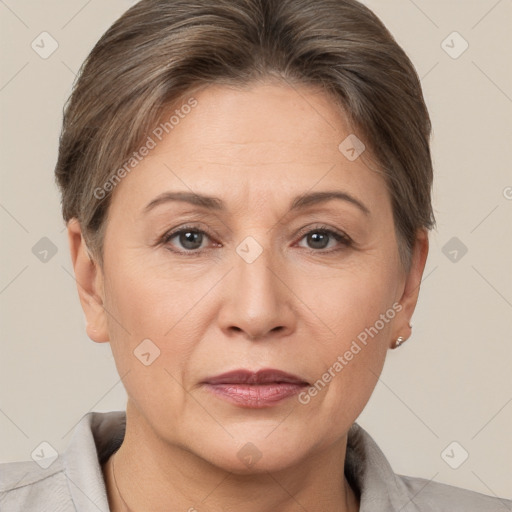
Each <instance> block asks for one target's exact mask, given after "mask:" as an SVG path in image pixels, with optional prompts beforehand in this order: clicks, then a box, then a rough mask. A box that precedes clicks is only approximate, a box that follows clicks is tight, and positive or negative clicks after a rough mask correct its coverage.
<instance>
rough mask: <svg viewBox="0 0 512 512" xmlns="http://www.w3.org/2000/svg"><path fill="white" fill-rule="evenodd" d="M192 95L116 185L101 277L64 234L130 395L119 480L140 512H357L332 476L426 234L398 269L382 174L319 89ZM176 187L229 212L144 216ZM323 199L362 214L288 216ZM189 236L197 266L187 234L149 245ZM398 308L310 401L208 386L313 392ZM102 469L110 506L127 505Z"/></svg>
mask: <svg viewBox="0 0 512 512" xmlns="http://www.w3.org/2000/svg"><path fill="white" fill-rule="evenodd" d="M194 97H195V98H196V99H197V101H198V105H197V107H196V108H194V109H193V111H192V112H191V113H190V114H189V115H187V116H186V117H185V118H184V119H182V120H180V123H179V125H177V126H176V127H175V128H174V129H173V131H172V132H171V133H170V134H169V135H167V136H166V137H165V138H164V139H163V140H162V141H161V142H159V143H158V145H157V147H156V148H155V149H153V150H152V151H151V152H150V155H149V156H147V157H146V158H145V159H144V160H143V161H142V162H141V163H140V164H139V165H138V166H137V167H136V170H133V171H132V172H131V173H130V174H128V175H127V176H126V177H125V178H124V179H123V180H122V181H121V183H120V184H119V185H118V186H117V187H116V189H115V191H114V193H113V197H112V203H111V206H110V210H109V215H108V221H107V227H106V232H105V243H104V262H103V268H101V267H100V266H99V265H98V264H97V263H95V262H94V261H91V259H90V258H89V256H88V253H87V249H86V246H85V242H84V239H83V237H82V235H81V231H80V225H79V223H78V221H76V219H73V220H71V221H70V222H69V224H68V236H69V242H70V249H71V256H72V261H73V266H74V270H75V275H76V278H77V282H78V292H79V295H80V300H81V304H82V307H83V309H84V312H85V315H86V320H87V333H88V336H89V337H90V338H91V339H92V340H94V341H96V342H110V344H111V347H112V352H113V355H114V358H115V362H116V366H117V369H118V372H119V374H120V376H122V378H123V384H124V386H125V388H126V391H127V394H128V403H127V429H126V435H125V439H124V442H123V444H122V446H121V448H120V449H119V451H118V452H117V454H116V455H115V476H116V481H117V485H118V487H119V490H120V492H121V494H122V496H123V498H124V500H125V501H126V502H127V503H128V505H129V507H130V509H131V510H133V511H138V510H153V511H160V510H161V511H164V510H166V511H167V510H184V511H186V510H194V508H195V510H197V511H199V512H201V511H211V512H217V511H228V510H244V511H246V512H252V511H258V512H267V511H268V512H274V511H275V510H280V511H282V512H289V511H299V510H301V511H302V510H308V511H309V512H314V511H322V512H326V511H327V512H330V511H332V512H334V511H336V512H340V511H343V512H348V511H350V512H352V511H355V510H358V509H359V502H358V497H357V493H355V492H354V490H353V489H351V488H350V486H349V485H348V483H347V481H346V479H345V477H344V474H343V461H344V458H345V452H346V444H347V431H348V429H349V428H350V426H351V425H352V423H353V422H354V421H355V420H356V418H357V417H358V415H359V414H360V413H361V411H362V410H363V408H364V406H365V405H366V403H367V401H368V399H369V398H370V395H371V393H372V392H373V389H374V387H375V384H376V382H377V379H378V376H379V375H380V373H381V371H382V367H383V364H384V360H385V356H386V354H387V351H388V349H390V348H392V347H393V345H394V341H395V340H396V338H397V337H398V336H403V337H404V338H407V337H409V336H410V327H409V321H410V319H411V316H412V314H413V311H414V308H415V306H416V302H417V298H418V292H419V286H420V282H421V276H422V273H423V270H424V265H425V260H426V257H427V253H428V238H427V233H426V232H425V231H424V230H418V235H417V240H416V244H415V247H414V250H413V254H412V263H411V267H410V270H409V271H408V272H407V271H406V270H405V269H404V268H403V267H402V265H401V263H400V260H399V255H398V246H397V238H396V235H395V230H394V224H393V216H392V209H391V202H390V198H389V194H388V192H387V189H386V186H385V183H384V180H383V178H382V177H381V176H380V175H378V174H377V173H375V172H374V171H371V170H369V169H368V167H367V166H366V164H365V163H364V162H363V158H362V157H360V158H358V159H356V160H355V161H353V162H351V161H349V160H348V159H347V158H346V157H345V156H344V155H343V154H342V153H341V152H340V150H339V149H338V145H339V144H340V142H341V141H343V140H344V139H345V138H346V137H347V136H348V135H349V134H350V133H352V131H351V130H350V128H349V127H348V125H347V123H346V121H345V118H344V115H343V112H342V111H341V110H339V109H336V108H334V106H333V102H332V99H331V98H329V97H328V96H327V95H326V94H325V93H324V92H322V91H320V90H318V89H314V88H311V87H308V86H296V87H294V88H292V87H290V86H288V85H287V84H283V83H270V82H267V83H259V84H252V85H251V86H249V87H245V88H238V89H236V88H229V87H227V86H209V87H207V88H205V89H203V90H201V91H200V92H198V94H195V95H194ZM171 190H172V191H185V192H190V191H193V192H195V193H197V194H206V195H211V196H216V197H218V198H220V199H221V200H222V201H223V202H224V203H225V208H226V209H225V211H212V210H208V209H205V208H203V207H198V206H195V205H191V204H188V203H185V202H176V201H173V202H168V203H164V204H161V205H159V206H157V207H156V208H154V209H153V210H151V211H150V213H148V214H147V215H145V214H143V213H142V212H143V209H144V207H145V206H146V205H147V204H148V203H149V202H150V201H151V200H153V199H154V198H155V197H157V196H158V195H159V194H161V193H162V192H164V191H171ZM324 190H325V191H327V190H336V191H344V192H346V193H349V194H351V195H352V196H353V197H355V198H357V199H358V200H359V201H360V202H362V203H363V204H364V205H366V207H367V208H368V210H369V214H365V213H364V212H363V211H361V210H360V209H359V208H358V207H357V206H355V205H354V204H352V203H350V202H348V201H341V200H330V201H327V202H324V203H319V204H316V205H313V206H310V207H308V208H305V209H303V210H300V211H295V212H290V211H289V205H290V204H291V202H292V200H293V199H294V198H295V197H296V196H300V195H302V194H304V193H306V192H317V191H324ZM184 225H186V226H189V225H192V226H193V227H194V229H196V230H203V231H206V233H207V234H206V235H204V237H203V240H202V242H201V240H199V242H198V243H197V244H196V247H198V246H200V249H199V251H201V250H203V252H202V253H201V252H200V253H199V255H196V256H194V255H191V253H192V252H194V251H195V252H196V253H197V252H198V250H197V249H190V247H192V246H193V244H188V245H187V239H186V238H185V239H184V238H183V237H181V238H180V237H179V236H175V237H174V238H171V239H170V240H168V241H167V242H165V243H159V239H160V238H161V237H162V236H163V235H164V234H165V233H166V232H169V231H171V230H175V229H176V228H180V227H182V226H184ZM319 227H324V228H327V229H331V230H333V231H335V232H341V233H345V234H346V235H348V236H349V237H350V238H351V239H352V240H353V243H352V244H351V245H344V244H343V243H340V242H338V241H337V240H336V239H335V238H334V237H332V236H331V237H327V240H328V243H327V246H326V248H319V245H318V242H317V245H315V241H314V239H313V241H311V237H308V236H307V233H311V232H313V233H318V228H319ZM248 236H251V237H253V238H254V239H255V240H256V241H257V242H258V243H259V245H260V246H261V249H262V253H261V254H260V255H259V257H258V258H257V259H256V260H255V261H254V262H252V263H247V262H246V261H245V260H244V259H243V258H242V257H240V256H239V254H238V253H237V251H236V248H237V246H239V244H240V243H241V242H242V241H243V240H244V239H245V238H246V237H248ZM192 240H193V239H192ZM200 244H201V245H200ZM173 250H174V251H175V252H173ZM187 250H188V251H189V252H188V253H187ZM329 251H331V252H329ZM394 303H399V304H400V305H401V306H402V309H401V311H400V312H398V313H397V314H396V315H395V316H394V318H393V319H392V320H390V321H388V322H387V323H385V326H384V328H383V329H381V330H380V331H379V333H378V335H376V336H375V337H374V338H372V339H371V341H370V342H369V343H368V344H367V345H366V346H365V347H364V348H363V349H362V350H361V351H360V352H359V353H358V354H357V355H356V356H354V358H353V359H352V360H351V361H350V362H349V363H348V364H347V365H346V366H345V367H344V368H343V370H342V371H340V372H338V373H336V375H335V377H333V378H332V380H331V382H330V383H329V385H328V386H327V387H325V388H324V389H323V390H322V391H320V392H318V394H317V395H316V396H314V397H312V398H311V400H310V402H309V403H308V404H305V405H303V404H301V403H299V401H298V400H297V397H296V396H295V397H290V398H287V399H285V400H283V401H281V402H280V403H279V405H277V406H274V407H268V408H263V409H247V408H242V407H239V406H237V405H233V404H231V403H228V402H226V401H224V400H223V399H220V398H218V397H216V396H214V395H213V394H212V393H211V392H209V391H208V390H207V389H205V387H204V386H203V385H201V382H202V381H203V380H204V379H205V378H206V377H209V376H213V375H218V374H221V373H224V372H226V371H229V370H233V369H238V368H245V369H249V370H254V371H255V370H258V369H260V368H276V369H281V370H283V371H287V372H289V373H293V374H295V375H298V376H300V377H302V378H303V379H304V380H306V381H307V382H309V383H313V382H315V381H316V380H317V379H319V378H320V377H321V376H322V374H324V372H325V371H326V370H327V369H328V368H330V367H332V366H333V363H334V362H335V361H336V360H337V358H338V356H340V355H343V354H344V353H345V352H346V351H347V350H348V349H349V347H350V346H351V343H352V341H353V340H354V339H356V337H357V335H358V334H359V333H361V332H362V331H364V329H365V328H368V327H370V326H373V325H374V324H375V322H376V320H378V319H379V315H381V314H384V313H385V312H386V311H387V310H389V309H390V308H392V305H393V304H394ZM147 338H149V339H151V340H152V342H153V343H154V344H155V345H156V346H158V348H159V349H160V356H159V357H158V358H157V359H155V360H154V362H153V363H152V364H151V365H149V366H145V365H144V364H142V363H141V362H140V360H139V359H138V358H137V357H135V356H134V354H133V352H134V350H135V349H136V347H137V346H138V345H139V344H140V343H141V341H142V340H144V339H147ZM248 442H251V443H253V445H255V446H256V447H257V449H258V450H259V452H260V453H261V455H262V456H261V458H260V459H259V460H258V461H257V462H256V463H255V464H254V465H252V466H251V467H249V466H247V465H246V464H245V463H244V462H243V460H241V458H239V457H238V455H237V454H238V452H239V450H240V449H241V448H242V447H243V446H244V445H245V444H246V443H248ZM111 462H112V457H111V459H110V460H109V461H108V463H107V464H106V465H105V467H104V468H103V469H104V475H105V480H106V485H107V491H108V495H109V501H110V504H111V508H112V510H114V511H118V510H125V508H123V505H122V503H121V501H120V498H119V495H118V494H117V491H116V490H115V486H114V485H113V481H112V473H111V469H112V468H111ZM340 484H341V485H340ZM256 496H257V498H255V497H256Z"/></svg>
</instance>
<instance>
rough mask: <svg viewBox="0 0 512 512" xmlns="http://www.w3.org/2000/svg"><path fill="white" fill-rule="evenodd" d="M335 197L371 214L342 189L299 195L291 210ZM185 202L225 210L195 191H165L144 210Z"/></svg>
mask: <svg viewBox="0 0 512 512" xmlns="http://www.w3.org/2000/svg"><path fill="white" fill-rule="evenodd" d="M333 199H337V200H341V201H345V202H348V203H351V204H353V205H355V206H357V207H358V208H359V209H360V210H361V211H362V212H363V213H364V214H365V215H370V210H369V208H368V207H367V206H365V205H364V204H363V203H362V202H361V201H360V200H359V199H357V198H355V197H354V196H352V195H351V194H349V193H347V192H342V191H325V192H310V193H306V194H302V195H300V196H297V197H296V198H295V199H294V200H293V201H292V203H291V205H290V211H297V210H302V209H304V208H307V207H310V206H315V205H317V204H320V203H325V202H327V201H331V200H333ZM173 201H178V202H185V203H189V204H193V205H195V206H200V207H203V208H206V209H209V210H214V211H223V210H225V209H226V208H225V205H224V202H223V201H222V200H221V199H219V198H218V197H212V196H206V195H201V194H196V193H194V192H164V193H163V194H160V195H159V196H157V197H156V198H155V199H153V200H152V201H150V202H149V203H148V204H147V205H146V207H145V208H144V210H143V213H145V214H147V213H149V211H151V210H152V209H153V208H155V207H157V206H159V205H161V204H164V203H168V202H173Z"/></svg>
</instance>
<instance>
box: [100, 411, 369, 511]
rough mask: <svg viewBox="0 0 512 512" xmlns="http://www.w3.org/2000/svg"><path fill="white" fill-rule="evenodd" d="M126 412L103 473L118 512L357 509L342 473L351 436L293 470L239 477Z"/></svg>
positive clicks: (290, 468)
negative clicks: (117, 445) (122, 432)
mask: <svg viewBox="0 0 512 512" xmlns="http://www.w3.org/2000/svg"><path fill="white" fill-rule="evenodd" d="M129 409H130V406H128V408H127V422H126V433H125V437H124V440H123V443H122V445H121V447H120V448H119V450H118V451H117V452H116V454H115V455H113V456H112V457H111V458H110V459H109V461H108V462H107V464H106V465H105V466H104V468H103V470H104V477H105V482H106V486H107V494H108V498H109V505H110V510H112V511H113V512H139V511H142V510H153V511H155V512H158V511H168V510H183V511H189V512H202V511H205V510H208V512H221V511H224V510H239V509H240V510H244V512H274V511H275V510H280V511H281V512H297V511H298V510H300V511H303V510H307V511H308V512H320V511H321V512H356V511H358V510H359V503H358V499H357V496H356V495H355V493H354V492H353V490H352V489H351V488H350V486H349V484H348V482H347V480H346V478H345V476H344V472H343V466H344V464H343V461H344V459H345V452H346V440H347V438H346V436H345V437H344V438H342V439H339V440H338V441H337V442H336V443H334V444H333V445H332V446H330V447H329V449H328V450H324V452H323V453H317V454H315V455H314V456H311V457H308V459H307V460H301V461H300V463H299V464H296V465H294V466H293V467H288V468H285V469H282V470H279V471H275V472H264V473H259V474H250V475H241V474H235V473H230V472H228V471H225V470H223V469H222V468H219V467H217V466H214V465H212V464H210V463H209V462H208V461H205V460H204V459H202V458H200V457H198V456H197V455H195V454H193V453H191V452H190V451H188V450H186V449H184V448H182V447H180V446H176V445H170V444H168V443H166V442H165V441H163V440H162V439H159V438H158V437H157V436H156V435H155V434H154V433H153V432H152V431H151V429H150V428H149V426H148V425H147V423H145V422H144V420H143V418H141V417H140V416H138V415H137V413H136V412H135V411H132V412H134V413H135V415H137V418H136V420H135V421H134V419H135V418H133V416H131V417H129V416H128V412H129ZM113 457H115V481H114V475H113V472H112V460H113ZM255 497H257V499H255Z"/></svg>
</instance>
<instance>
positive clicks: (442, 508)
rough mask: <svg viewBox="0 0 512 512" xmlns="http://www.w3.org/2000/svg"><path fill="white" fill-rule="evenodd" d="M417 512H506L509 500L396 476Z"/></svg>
mask: <svg viewBox="0 0 512 512" xmlns="http://www.w3.org/2000/svg"><path fill="white" fill-rule="evenodd" d="M396 479H397V481H398V482H400V484H399V485H401V486H403V488H404V491H405V492H406V493H407V495H408V497H409V498H410V501H411V504H414V505H415V506H416V510H418V512H434V511H435V512H484V511H485V512H506V511H507V510H509V511H512V501H510V500H508V499H502V498H497V497H492V496H487V495H485V494H480V493H478V492H474V491H469V490H467V489H462V488H459V487H454V486H452V485H447V484H442V483H439V482H434V481H432V480H427V479H425V478H418V477H411V476H405V475H396Z"/></svg>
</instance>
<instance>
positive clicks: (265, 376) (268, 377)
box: [205, 369, 308, 385]
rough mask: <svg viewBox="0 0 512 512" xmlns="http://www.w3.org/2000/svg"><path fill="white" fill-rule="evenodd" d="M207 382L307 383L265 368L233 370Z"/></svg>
mask: <svg viewBox="0 0 512 512" xmlns="http://www.w3.org/2000/svg"><path fill="white" fill-rule="evenodd" d="M205 383H207V384H253V385H258V384H270V383H275V384H281V383H289V384H303V385H306V384H308V383H307V382H306V381H305V380H304V379H301V378H300V377H297V376H296V375H292V374H291V373H286V372H282V371H281V370H273V369H265V370H258V371H257V372H251V371H249V370H234V371H231V372H227V373H223V374H221V375H217V376H215V377H209V378H208V379H206V380H205Z"/></svg>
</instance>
